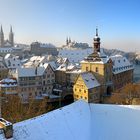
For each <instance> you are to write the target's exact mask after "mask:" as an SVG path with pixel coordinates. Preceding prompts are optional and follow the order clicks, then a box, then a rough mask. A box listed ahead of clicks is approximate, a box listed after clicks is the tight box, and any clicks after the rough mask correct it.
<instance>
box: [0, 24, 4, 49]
mask: <svg viewBox="0 0 140 140" xmlns="http://www.w3.org/2000/svg"><path fill="white" fill-rule="evenodd" d="M0 47H4V33H3V29H2V25H1V29H0Z"/></svg>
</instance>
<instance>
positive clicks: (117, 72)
mask: <svg viewBox="0 0 140 140" xmlns="http://www.w3.org/2000/svg"><path fill="white" fill-rule="evenodd" d="M93 46H94V52H93V53H92V54H90V55H89V56H88V57H87V58H85V59H84V60H83V61H81V71H82V72H90V73H91V74H92V75H94V77H95V78H96V79H97V81H98V82H99V83H100V90H98V94H99V97H100V100H99V101H102V98H103V97H104V96H106V95H107V96H110V95H111V93H112V92H113V91H114V90H116V89H118V88H121V87H123V86H124V85H125V84H127V83H130V82H132V80H133V65H131V64H130V62H129V61H128V60H127V59H126V58H125V57H123V56H120V55H116V56H112V57H108V56H107V55H105V54H104V52H103V51H102V49H100V38H99V36H98V30H97V29H96V36H95V37H94V42H93ZM80 77H81V75H79V77H78V78H77V80H76V83H75V85H74V88H73V91H74V99H75V100H77V99H80V98H81V93H80V92H79V90H77V89H78V88H79V87H78V86H79V84H78V83H81V82H80V81H81V78H80ZM83 78H84V77H83ZM82 83H85V81H82ZM81 85H82V84H81ZM81 85H80V86H81ZM83 85H84V84H83ZM85 89H86V87H84V86H83V87H82V86H81V90H80V91H82V90H85ZM95 89H96V88H95ZM88 94H89V95H88ZM88 94H86V93H85V94H84V96H83V99H84V100H86V101H88V102H95V100H94V99H93V98H92V97H91V96H92V95H94V94H95V91H94V85H93V89H92V91H91V92H88ZM90 95H91V96H90Z"/></svg>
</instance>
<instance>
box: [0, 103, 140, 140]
mask: <svg viewBox="0 0 140 140" xmlns="http://www.w3.org/2000/svg"><path fill="white" fill-rule="evenodd" d="M138 139H140V106H118V105H100V104H88V103H86V102H84V101H77V102H75V103H73V104H71V105H69V106H66V107H64V108H62V109H58V110H55V111H52V112H50V113H48V114H45V115H42V116H39V117H36V118H33V119H30V120H27V121H23V122H20V123H17V124H15V125H14V137H13V138H12V139H10V140H138ZM0 140H5V138H4V136H3V134H0Z"/></svg>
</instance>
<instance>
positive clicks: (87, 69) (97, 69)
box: [86, 67, 99, 73]
mask: <svg viewBox="0 0 140 140" xmlns="http://www.w3.org/2000/svg"><path fill="white" fill-rule="evenodd" d="M86 71H89V68H88V67H86ZM95 72H97V73H98V72H99V68H98V67H96V68H95Z"/></svg>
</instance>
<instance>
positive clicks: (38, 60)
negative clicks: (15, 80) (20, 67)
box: [24, 56, 47, 67]
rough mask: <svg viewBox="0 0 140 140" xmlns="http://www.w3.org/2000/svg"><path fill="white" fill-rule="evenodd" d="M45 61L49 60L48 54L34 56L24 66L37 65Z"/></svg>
mask: <svg viewBox="0 0 140 140" xmlns="http://www.w3.org/2000/svg"><path fill="white" fill-rule="evenodd" d="M45 62H47V56H33V57H31V58H30V59H29V61H28V62H26V63H24V67H36V66H38V65H40V63H45Z"/></svg>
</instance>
